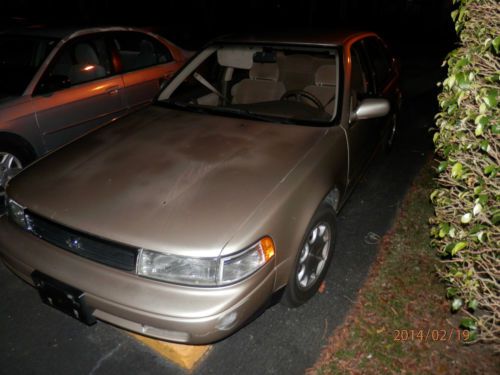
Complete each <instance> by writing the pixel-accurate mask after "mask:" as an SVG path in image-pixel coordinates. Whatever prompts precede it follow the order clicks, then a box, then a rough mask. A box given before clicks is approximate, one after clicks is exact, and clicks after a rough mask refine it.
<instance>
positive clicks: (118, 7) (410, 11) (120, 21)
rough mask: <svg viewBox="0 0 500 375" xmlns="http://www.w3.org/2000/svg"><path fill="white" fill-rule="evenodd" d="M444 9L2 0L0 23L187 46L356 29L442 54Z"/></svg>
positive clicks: (407, 48) (322, 1)
mask: <svg viewBox="0 0 500 375" xmlns="http://www.w3.org/2000/svg"><path fill="white" fill-rule="evenodd" d="M452 9H453V5H452V1H451V0H310V1H300V2H297V1H293V0H266V1H264V0H247V1H244V2H240V1H234V0H232V1H231V0H163V1H158V0H140V1H130V0H129V1H125V0H120V1H118V0H79V1H67V0H39V1H33V0H16V1H14V0H10V1H4V2H2V4H1V5H0V29H8V28H12V27H17V26H31V27H32V26H36V25H38V26H40V25H50V26H94V25H124V26H139V27H146V28H149V29H151V30H153V31H155V32H157V33H159V34H161V35H163V36H165V37H167V38H169V39H171V40H173V41H175V42H177V43H179V44H180V45H181V46H183V47H185V48H191V49H195V48H199V47H200V46H202V45H203V44H204V43H206V42H207V41H208V40H209V39H211V38H213V37H216V36H218V35H221V34H228V33H242V32H243V33H244V32H261V31H286V30H292V29H293V30H297V29H299V30H300V29H319V30H331V29H337V28H347V29H363V30H373V31H376V32H378V33H379V34H380V35H382V36H383V37H385V39H386V40H388V42H389V44H391V45H392V47H393V49H394V50H395V51H396V53H399V54H407V53H409V54H415V53H422V54H424V55H428V56H436V57H439V58H442V57H443V56H444V55H445V53H446V52H448V51H450V50H451V49H452V48H453V45H454V43H455V39H456V37H455V33H454V31H453V24H452V21H451V18H450V12H451V10H452ZM418 51H421V52H418Z"/></svg>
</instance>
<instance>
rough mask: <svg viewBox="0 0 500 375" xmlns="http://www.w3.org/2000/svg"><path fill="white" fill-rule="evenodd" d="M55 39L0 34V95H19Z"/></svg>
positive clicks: (54, 43) (52, 45)
mask: <svg viewBox="0 0 500 375" xmlns="http://www.w3.org/2000/svg"><path fill="white" fill-rule="evenodd" d="M56 44H57V40H55V39H49V38H37V37H31V36H16V35H0V95H1V96H19V95H22V93H23V91H24V90H25V89H26V86H28V84H29V82H30V81H31V79H32V78H33V76H34V74H35V73H36V71H37V70H38V68H39V67H40V65H41V64H42V62H43V61H44V60H45V58H46V57H47V55H48V54H49V52H50V51H51V50H52V48H53V47H54V46H55V45H56Z"/></svg>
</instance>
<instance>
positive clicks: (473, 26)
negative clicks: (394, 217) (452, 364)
mask: <svg viewBox="0 0 500 375" xmlns="http://www.w3.org/2000/svg"><path fill="white" fill-rule="evenodd" d="M454 2H455V3H458V9H457V10H455V11H453V13H452V18H453V20H454V21H455V29H456V31H457V33H458V35H459V37H460V46H459V47H458V48H457V49H456V50H454V51H452V52H451V53H450V54H449V55H448V57H447V58H446V61H445V64H447V65H448V77H447V78H446V79H445V80H444V81H443V82H442V92H441V93H440V94H439V96H438V100H439V105H440V110H441V112H440V113H438V114H437V115H436V125H437V131H436V133H435V134H434V143H435V147H436V154H437V156H438V158H439V166H438V177H437V182H438V186H439V187H438V188H437V189H436V190H435V191H433V192H432V194H431V200H432V202H433V204H434V206H435V216H434V217H432V218H431V220H430V222H431V224H432V229H431V235H432V238H433V239H432V244H433V245H434V246H435V247H436V249H437V251H438V252H439V254H440V256H441V257H442V258H443V263H442V266H441V267H440V269H439V270H438V272H439V274H440V276H441V277H442V278H443V279H444V280H445V281H446V282H447V283H448V284H449V287H448V289H447V290H448V298H450V300H451V308H452V310H454V311H458V310H461V311H463V312H464V313H465V314H466V315H465V316H466V317H465V318H464V319H462V322H461V325H462V326H463V327H464V328H467V329H470V330H471V332H472V333H473V335H472V337H473V340H474V341H483V342H490V343H493V345H494V347H495V349H496V350H500V309H499V307H500V288H499V284H500V265H499V263H500V262H499V249H500V229H499V225H500V204H499V202H500V181H499V176H500V160H499V159H500V141H499V139H500V123H499V103H498V102H499V100H500V97H499V91H500V85H499V83H500V58H499V52H500V3H499V2H498V0H454Z"/></svg>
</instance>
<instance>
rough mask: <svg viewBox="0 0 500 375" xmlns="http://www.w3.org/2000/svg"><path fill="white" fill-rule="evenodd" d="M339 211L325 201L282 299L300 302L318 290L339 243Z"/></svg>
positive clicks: (307, 237)
mask: <svg viewBox="0 0 500 375" xmlns="http://www.w3.org/2000/svg"><path fill="white" fill-rule="evenodd" d="M335 229H336V228H335V213H334V211H333V209H332V208H331V207H330V206H328V205H326V204H322V205H321V206H320V207H319V208H318V210H317V211H316V213H315V214H314V216H313V217H312V219H311V222H310V224H309V226H308V228H307V230H306V233H305V234H304V238H303V240H302V244H301V247H300V249H299V252H298V254H297V258H296V261H295V266H294V268H293V270H292V273H291V275H290V278H289V280H288V285H287V287H286V289H285V293H284V296H283V299H282V302H283V303H284V304H285V305H287V306H291V307H294V306H299V305H302V304H303V303H305V302H307V301H308V300H309V299H310V298H311V297H312V296H314V294H315V293H316V292H317V290H318V288H319V286H320V285H321V282H322V281H323V279H324V278H325V275H326V272H327V271H328V267H329V266H330V263H331V260H332V255H333V249H334V246H335V238H336V233H335V232H336V230H335Z"/></svg>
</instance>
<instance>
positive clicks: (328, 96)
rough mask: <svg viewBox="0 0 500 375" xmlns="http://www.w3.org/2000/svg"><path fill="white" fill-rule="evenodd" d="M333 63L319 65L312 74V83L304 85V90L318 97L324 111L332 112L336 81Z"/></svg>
mask: <svg viewBox="0 0 500 375" xmlns="http://www.w3.org/2000/svg"><path fill="white" fill-rule="evenodd" d="M336 74H337V72H336V69H335V65H321V66H320V67H319V68H318V69H317V70H316V73H315V75H314V85H310V86H306V87H305V88H304V91H307V92H309V93H310V94H312V95H314V96H315V97H316V98H318V99H319V101H320V102H321V104H323V106H324V109H325V111H326V112H328V113H330V114H333V108H334V104H335V103H334V102H335V100H334V99H335V87H336V85H337V82H336Z"/></svg>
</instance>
